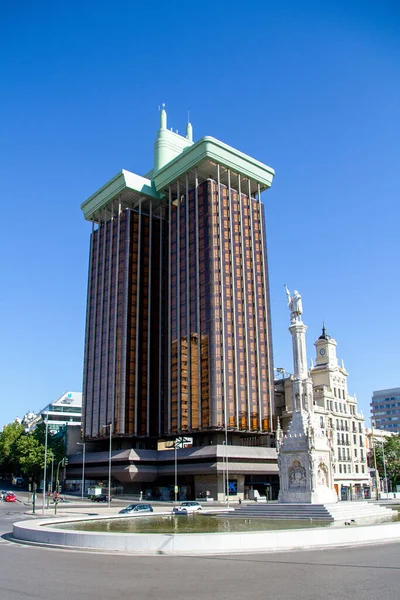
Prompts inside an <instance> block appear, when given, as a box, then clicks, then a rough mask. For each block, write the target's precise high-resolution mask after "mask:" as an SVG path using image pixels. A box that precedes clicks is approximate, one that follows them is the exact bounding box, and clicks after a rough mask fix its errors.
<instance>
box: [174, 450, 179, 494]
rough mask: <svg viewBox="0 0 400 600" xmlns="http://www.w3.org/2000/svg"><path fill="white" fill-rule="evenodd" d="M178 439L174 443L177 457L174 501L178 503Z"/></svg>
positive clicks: (175, 462)
mask: <svg viewBox="0 0 400 600" xmlns="http://www.w3.org/2000/svg"><path fill="white" fill-rule="evenodd" d="M177 441H178V440H175V443H174V452H175V457H174V471H175V473H174V499H175V500H174V503H175V505H176V503H177V500H178V444H177Z"/></svg>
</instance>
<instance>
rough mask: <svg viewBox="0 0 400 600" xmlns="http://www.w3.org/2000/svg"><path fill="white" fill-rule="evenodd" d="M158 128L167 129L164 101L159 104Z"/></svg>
mask: <svg viewBox="0 0 400 600" xmlns="http://www.w3.org/2000/svg"><path fill="white" fill-rule="evenodd" d="M160 129H167V112H166V110H165V103H164V102H163V103H162V104H161V112H160Z"/></svg>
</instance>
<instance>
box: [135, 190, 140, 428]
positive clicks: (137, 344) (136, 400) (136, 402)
mask: <svg viewBox="0 0 400 600" xmlns="http://www.w3.org/2000/svg"><path fill="white" fill-rule="evenodd" d="M141 241H142V199H141V198H140V200H139V225H138V252H137V254H138V256H137V283H136V286H137V287H136V340H135V343H136V350H135V414H134V434H135V435H137V434H138V408H139V402H138V390H139V331H140V276H141V258H142V257H141V248H142V243H141Z"/></svg>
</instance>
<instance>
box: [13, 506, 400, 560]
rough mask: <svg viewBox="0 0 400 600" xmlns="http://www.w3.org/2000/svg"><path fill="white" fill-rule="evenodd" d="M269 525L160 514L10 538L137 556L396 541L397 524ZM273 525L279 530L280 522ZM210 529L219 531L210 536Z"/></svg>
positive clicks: (73, 520)
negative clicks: (136, 554) (134, 554)
mask: <svg viewBox="0 0 400 600" xmlns="http://www.w3.org/2000/svg"><path fill="white" fill-rule="evenodd" d="M160 519H161V522H160ZM210 519H211V520H210ZM214 519H215V520H214ZM239 521H248V522H247V523H239ZM261 521H264V523H261ZM267 521H269V520H264V519H260V520H259V519H246V520H245V519H240V520H239V519H229V518H226V519H225V518H224V519H220V518H218V519H216V518H214V517H213V518H210V517H205V516H197V515H196V516H193V515H188V516H179V517H176V516H171V515H170V514H169V515H163V516H160V514H159V513H158V514H157V515H154V516H153V515H152V516H146V517H143V516H136V517H132V516H128V517H122V518H121V516H120V515H116V516H115V517H111V518H110V517H107V518H105V517H98V516H96V517H87V516H85V517H83V516H79V517H78V516H74V517H69V518H65V517H63V518H58V519H51V520H50V519H41V520H39V521H34V522H32V521H21V522H18V523H15V524H14V527H13V537H14V538H15V539H16V540H19V541H25V542H31V543H39V544H46V545H51V546H58V547H59V546H62V547H68V548H76V549H89V550H103V551H110V552H122V553H139V554H140V553H142V554H224V553H245V552H277V551H286V550H295V549H310V548H329V547H331V548H332V547H337V546H343V545H358V544H368V543H369V544H371V543H382V542H389V541H398V540H399V539H400V522H398V521H397V522H390V523H384V524H375V525H356V526H351V527H344V526H332V527H326V525H327V524H326V523H324V524H320V525H317V526H315V523H313V524H312V525H314V526H311V527H310V523H308V524H305V523H299V522H296V523H294V522H291V523H290V522H289V523H288V522H287V527H288V528H285V529H283V528H280V529H272V526H273V524H272V523H271V521H269V523H267ZM124 523H126V525H125V524H124ZM211 523H214V524H213V525H211ZM274 525H275V526H276V527H279V526H280V527H282V524H281V523H279V522H275V523H274ZM307 525H308V526H307ZM323 525H325V526H323ZM289 527H290V528H289ZM210 528H211V529H212V528H214V529H215V528H217V530H215V531H213V532H210ZM132 531H135V532H132ZM182 531H186V532H185V533H182Z"/></svg>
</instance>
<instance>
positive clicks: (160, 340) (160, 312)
mask: <svg viewBox="0 0 400 600" xmlns="http://www.w3.org/2000/svg"><path fill="white" fill-rule="evenodd" d="M163 225H164V208H163V207H161V209H160V235H159V239H160V263H159V264H160V269H159V286H158V287H159V310H158V432H157V433H158V435H161V432H162V429H163V427H162V422H161V419H162V398H163V397H162V385H161V384H162V380H163V378H162V357H163V343H164V340H163V314H164V313H163V308H164V307H163V292H164V289H163V260H164V256H163V229H164V226H163ZM168 269H169V265H168ZM168 293H169V292H168ZM168 304H169V303H168Z"/></svg>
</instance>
